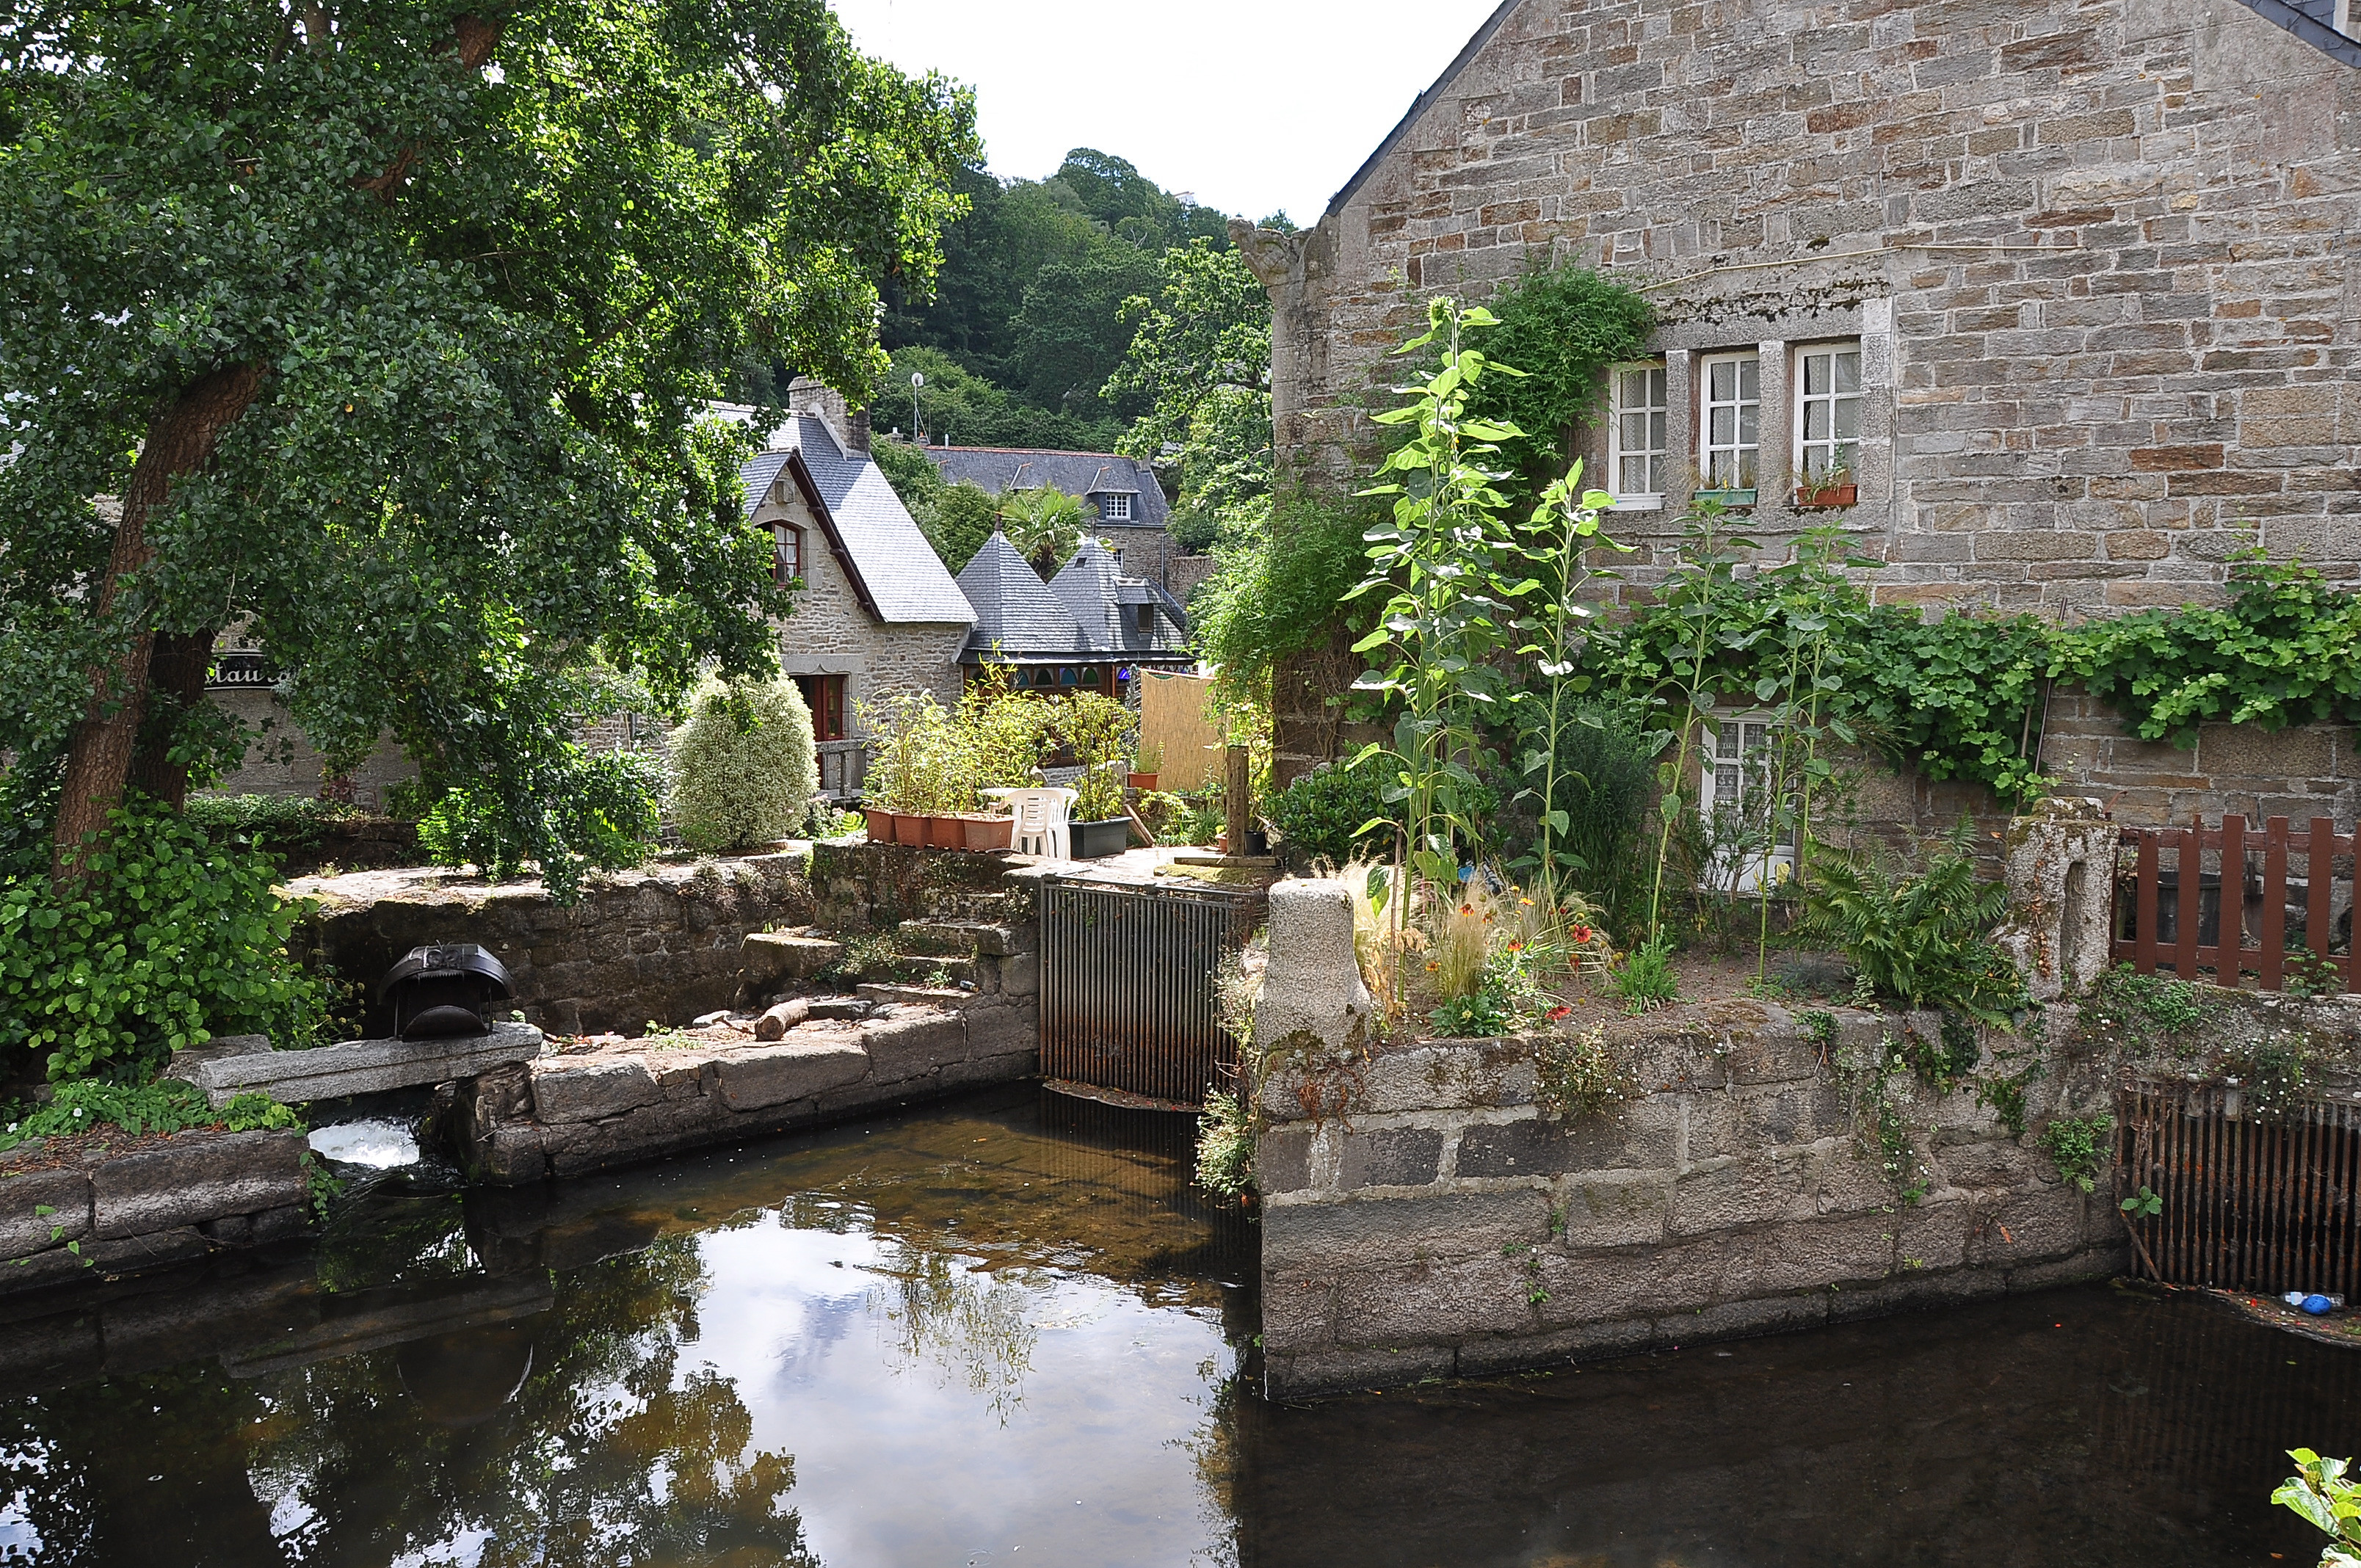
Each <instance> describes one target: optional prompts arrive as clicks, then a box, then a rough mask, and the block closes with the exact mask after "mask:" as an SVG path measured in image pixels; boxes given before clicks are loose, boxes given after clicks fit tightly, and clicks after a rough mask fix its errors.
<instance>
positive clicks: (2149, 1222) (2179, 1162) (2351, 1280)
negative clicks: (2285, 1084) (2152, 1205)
mask: <svg viewBox="0 0 2361 1568" xmlns="http://www.w3.org/2000/svg"><path fill="white" fill-rule="evenodd" d="M2124 1108H2125V1115H2124V1117H2123V1128H2122V1132H2121V1135H2120V1138H2121V1143H2120V1150H2119V1152H2120V1154H2121V1157H2122V1160H2123V1169H2124V1179H2125V1186H2126V1188H2127V1189H2129V1190H2135V1191H2136V1190H2138V1189H2139V1188H2140V1187H2141V1186H2143V1185H2145V1186H2147V1187H2149V1188H2152V1189H2154V1190H2155V1191H2156V1193H2157V1195H2158V1197H2159V1198H2161V1199H2162V1200H2163V1201H2164V1207H2163V1212H2161V1213H2159V1214H2158V1215H2157V1216H2156V1217H2155V1218H2153V1219H2143V1220H2137V1221H2135V1222H2133V1224H2132V1234H2134V1235H2135V1236H2136V1237H2137V1238H2138V1239H2139V1241H2140V1244H2141V1245H2142V1247H2144V1248H2145V1249H2146V1250H2145V1253H2144V1255H2142V1258H2141V1266H2142V1268H2143V1269H2144V1270H2145V1271H2146V1272H2147V1273H2149V1274H2150V1275H2151V1276H2152V1277H2155V1278H2157V1279H2158V1280H2161V1281H2162V1282H2164V1283H2165V1284H2168V1285H2202V1286H2209V1287H2212V1288H2217V1289H2223V1290H2246V1291H2253V1292H2257V1293H2270V1294H2277V1293H2279V1292H2280V1291H2284V1290H2319V1291H2324V1292H2328V1293H2331V1294H2336V1295H2343V1296H2346V1297H2350V1298H2352V1299H2356V1300H2361V1226H2356V1223H2355V1222H2356V1213H2355V1209H2354V1203H2353V1196H2354V1190H2355V1188H2356V1184H2361V1105H2345V1104H2323V1103H2318V1102H2304V1103H2300V1104H2296V1105H2292V1106H2290V1107H2288V1108H2287V1110H2286V1111H2285V1112H2284V1113H2275V1114H2271V1115H2262V1114H2258V1113H2257V1107H2256V1106H2255V1104H2254V1102H2253V1096H2252V1093H2251V1091H2248V1090H2246V1089H2244V1088H2233V1087H2228V1086H2225V1085H2222V1084H2174V1083H2158V1082H2153V1081H2147V1082H2140V1083H2136V1084H2134V1085H2133V1086H2132V1088H2131V1089H2130V1090H2129V1091H2126V1093H2125V1096H2124Z"/></svg>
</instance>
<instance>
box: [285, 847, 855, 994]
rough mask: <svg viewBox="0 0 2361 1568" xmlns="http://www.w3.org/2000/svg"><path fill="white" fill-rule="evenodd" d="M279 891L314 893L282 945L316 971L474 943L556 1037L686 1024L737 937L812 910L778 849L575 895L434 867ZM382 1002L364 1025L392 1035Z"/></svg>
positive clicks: (671, 868)
mask: <svg viewBox="0 0 2361 1568" xmlns="http://www.w3.org/2000/svg"><path fill="white" fill-rule="evenodd" d="M288 891H289V893H290V894H291V895H292V896H294V897H298V898H309V899H313V900H316V901H317V902H318V905H319V907H318V909H317V910H316V911H315V912H314V913H313V915H312V916H310V917H309V918H308V919H307V920H306V921H305V922H304V923H303V925H302V928H301V929H300V930H299V931H298V932H297V935H296V938H295V940H294V942H293V944H292V945H293V947H294V948H295V950H296V952H297V953H298V954H299V955H301V956H302V958H303V959H304V961H305V962H306V963H308V964H309V965H311V966H312V967H313V969H314V970H318V971H322V972H328V973H334V974H336V975H339V976H341V977H342V978H343V979H345V980H346V981H351V982H354V983H357V984H365V985H368V986H371V987H374V986H375V985H376V983H377V981H378V980H379V978H380V977H381V976H382V975H383V974H384V973H385V971H386V970H388V969H390V968H391V967H392V965H393V962H394V960H395V959H398V958H400V957H401V955H402V954H404V953H406V952H408V951H409V950H410V949H411V948H415V947H423V946H425V945H427V944H429V943H434V942H474V943H477V944H478V945H479V946H481V947H483V948H488V949H489V950H490V951H491V952H492V953H493V954H495V955H496V956H498V957H499V959H500V962H501V963H502V964H504V965H506V966H507V968H508V970H509V974H510V977H511V980H513V981H514V982H515V984H516V989H517V999H516V1001H515V1002H514V1003H512V1004H511V1005H512V1006H514V1007H515V1008H517V1009H518V1010H521V1011H522V1013H523V1014H524V1015H525V1019H526V1021H527V1022H528V1023H532V1024H534V1025H538V1026H540V1027H542V1028H544V1029H546V1030H548V1031H549V1032H550V1033H552V1034H557V1035H575V1034H584V1033H596V1032H598V1031H602V1030H609V1029H630V1030H637V1029H639V1028H640V1027H642V1025H645V1024H647V1023H648V1022H649V1021H650V1020H653V1021H655V1022H657V1023H660V1024H682V1023H686V1022H687V1021H688V1020H689V1019H690V1018H692V1017H695V1016H696V1015H697V1014H701V1013H707V1012H710V1011H712V1010H714V1009H716V1008H720V1007H727V1006H729V1005H730V1003H732V1002H733V1001H735V1000H737V998H738V989H739V983H740V979H741V966H742V962H743V960H742V959H741V955H740V952H739V947H740V944H741V941H742V940H743V938H745V936H746V934H747V933H748V932H750V931H761V930H764V929H767V928H770V927H785V926H801V925H805V924H807V923H808V922H809V920H810V919H811V910H812V905H811V894H810V890H809V888H808V886H807V883H805V881H804V876H803V861H802V860H801V858H800V857H793V856H786V855H760V856H754V857H752V858H749V859H746V860H739V861H698V862H697V863H695V864H680V863H670V864H663V863H660V864H657V865H654V866H651V867H648V868H646V869H643V870H641V871H636V872H624V873H622V874H620V875H618V876H612V877H600V876H593V877H591V878H590V879H588V883H586V885H585V887H584V889H583V893H582V897H581V899H580V901H579V902H577V903H576V904H574V905H560V904H557V903H555V901H553V900H552V899H551V898H550V896H549V894H548V892H547V890H546V889H544V887H543V886H542V885H541V883H538V882H531V881H524V882H512V883H486V882H483V881H481V880H480V879H478V878H473V877H466V876H461V875H459V874H457V873H456V872H436V871H401V872H356V873H352V874H349V875H346V876H339V877H304V878H300V879H298V880H297V881H295V882H293V883H290V884H289V888H288ZM382 1012H383V1010H382V1009H376V1008H373V1010H372V1014H371V1017H370V1020H369V1028H368V1032H370V1033H373V1034H384V1033H388V1032H390V1023H391V1021H390V1018H388V1017H385V1016H382V1015H381V1014H382Z"/></svg>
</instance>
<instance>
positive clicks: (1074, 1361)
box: [0, 1095, 1251, 1568]
mask: <svg viewBox="0 0 2361 1568" xmlns="http://www.w3.org/2000/svg"><path fill="white" fill-rule="evenodd" d="M1179 1130H1180V1129H1174V1128H1170V1127H1167V1128H1164V1129H1162V1133H1161V1134H1159V1135H1152V1136H1148V1137H1145V1138H1143V1137H1142V1136H1140V1132H1141V1129H1140V1128H1139V1127H1137V1126H1134V1127H1130V1128H1124V1127H1112V1128H1110V1127H1103V1126H1102V1127H1093V1126H1088V1125H1084V1126H1073V1125H1068V1126H1064V1127H1061V1128H1060V1130H1059V1133H1058V1135H1055V1136H1053V1135H1049V1134H1048V1133H1047V1132H1045V1130H1044V1129H1043V1127H1042V1125H1041V1112H1040V1109H1039V1106H1038V1102H1037V1101H1036V1100H1035V1099H1033V1098H1032V1097H1031V1096H1029V1095H1028V1096H1006V1095H1004V1096H1001V1097H999V1098H998V1099H996V1100H989V1101H985V1102H976V1103H972V1104H970V1105H968V1106H966V1107H963V1108H961V1109H960V1110H956V1111H945V1112H938V1113H933V1114H931V1115H928V1116H922V1117H917V1118H913V1119H911V1120H909V1121H906V1122H902V1123H898V1124H879V1125H876V1126H872V1127H854V1128H847V1129H842V1130H840V1131H838V1132H835V1133H831V1134H828V1135H820V1136H817V1137H811V1138H805V1139H800V1140H793V1141H784V1142H782V1143H781V1144H779V1145H776V1146H770V1147H766V1148H760V1149H752V1148H750V1149H740V1150H736V1151H730V1152H726V1153H722V1154H717V1155H714V1156H711V1157H706V1158H702V1159H699V1160H695V1161H688V1162H683V1163H680V1164H676V1165H673V1166H669V1167H665V1168H661V1169H656V1170H651V1171H646V1172H640V1173H629V1174H626V1175H624V1176H621V1177H620V1178H615V1179H606V1180H601V1181H596V1182H583V1183H575V1184H571V1185H569V1186H566V1187H563V1188H550V1189H545V1190H533V1191H528V1192H511V1193H478V1194H470V1195H467V1197H465V1198H461V1197H459V1196H457V1195H452V1194H445V1195H440V1196H428V1197H416V1196H409V1195H404V1194H401V1193H396V1192H391V1191H387V1192H383V1193H380V1194H379V1195H377V1196H376V1197H375V1198H374V1199H373V1200H372V1201H371V1202H370V1204H369V1205H368V1211H367V1212H366V1213H364V1214H361V1215H359V1216H357V1218H356V1219H355V1220H353V1221H351V1222H349V1223H346V1224H345V1225H343V1226H341V1227H340V1228H339V1230H338V1232H337V1233H336V1234H334V1235H332V1236H330V1237H329V1238H327V1239H326V1241H325V1242H324V1244H323V1245H322V1246H321V1247H320V1248H319V1249H318V1251H317V1252H316V1254H311V1253H306V1254H302V1255H297V1256H295V1257H293V1258H291V1259H290V1260H289V1261H288V1262H287V1263H286V1264H284V1265H283V1266H280V1267H278V1268H277V1269H276V1270H273V1269H271V1268H268V1267H265V1268H259V1269H247V1270H245V1271H244V1272H243V1273H238V1272H235V1271H232V1270H227V1269H223V1270H216V1275H217V1277H215V1278H214V1279H212V1280H210V1281H206V1282H203V1283H195V1282H192V1281H190V1280H187V1279H183V1280H181V1281H179V1282H177V1287H178V1288H176V1289H174V1290H172V1291H170V1292H159V1291H156V1290H153V1289H150V1290H149V1291H148V1294H146V1295H144V1296H139V1297H136V1298H135V1297H126V1296H122V1295H119V1294H118V1295H117V1296H115V1297H112V1298H107V1299H93V1300H92V1301H90V1302H88V1303H86V1304H85V1305H84V1309H83V1310H82V1311H81V1312H79V1313H77V1314H64V1315H60V1316H58V1317H56V1318H54V1319H49V1320H43V1321H42V1322H41V1323H39V1324H37V1325H35V1327H34V1330H33V1332H30V1333H29V1334H28V1335H27V1336H24V1338H25V1342H26V1343H34V1342H38V1341H40V1340H41V1338H42V1336H43V1335H48V1336H49V1337H50V1338H52V1339H57V1340H59V1341H60V1343H64V1341H65V1340H69V1339H71V1337H72V1335H73V1334H74V1333H75V1332H81V1331H82V1329H83V1328H85V1327H86V1328H87V1330H88V1332H89V1334H90V1335H91V1337H93V1339H94V1340H95V1341H96V1342H97V1343H100V1345H101V1346H102V1350H101V1352H100V1356H101V1361H102V1364H103V1365H105V1366H107V1367H109V1368H111V1369H112V1375H111V1376H103V1377H100V1378H98V1379H96V1380H95V1381H82V1382H76V1381H75V1380H74V1378H73V1377H72V1376H71V1370H72V1363H71V1359H68V1360H64V1361H56V1360H54V1359H53V1361H52V1365H49V1366H47V1367H41V1366H36V1365H7V1364H6V1363H5V1358H0V1380H11V1381H13V1383H14V1386H15V1387H18V1388H21V1389H23V1390H25V1393H24V1397H22V1398H17V1399H16V1400H15V1401H13V1402H10V1403H6V1404H0V1466H5V1471H6V1475H5V1482H4V1483H0V1491H5V1509H0V1561H15V1562H36V1563H174V1564H200V1563H225V1564H226V1563H239V1564H244V1563H302V1564H313V1563H316V1564H339V1565H341V1564H364V1563H366V1564H382V1563H401V1564H416V1565H419V1568H425V1565H427V1564H445V1563H451V1564H461V1563H464V1564H471V1565H472V1564H492V1563H501V1564H506V1563H583V1564H590V1563H601V1564H605V1563H617V1564H625V1563H629V1564H638V1563H700V1564H702V1563H732V1564H734V1563H765V1564H784V1565H797V1564H816V1563H820V1562H822V1561H833V1562H836V1563H900V1562H912V1563H917V1562H928V1563H985V1562H999V1561H1008V1562H1017V1563H1023V1562H1046V1563H1060V1562H1067V1563H1082V1562H1104V1561H1118V1560H1134V1561H1142V1562H1159V1563H1184V1562H1190V1561H1192V1560H1197V1561H1219V1560H1226V1559H1227V1558H1228V1555H1229V1553H1228V1552H1227V1550H1226V1547H1225V1545H1224V1536H1225V1531H1224V1529H1223V1528H1222V1525H1221V1519H1222V1518H1224V1517H1225V1510H1224V1509H1223V1508H1221V1507H1220V1505H1219V1504H1213V1505H1212V1506H1210V1507H1209V1506H1208V1502H1207V1499H1206V1496H1205V1493H1204V1486H1205V1476H1206V1474H1207V1472H1206V1470H1205V1468H1204V1466H1202V1464H1199V1463H1197V1462H1196V1460H1195V1459H1194V1458H1193V1457H1192V1455H1193V1453H1194V1452H1195V1451H1196V1450H1201V1449H1213V1448H1219V1447H1220V1446H1221V1445H1220V1444H1219V1443H1218V1442H1215V1440H1214V1439H1213V1436H1212V1434H1211V1431H1210V1428H1211V1427H1212V1426H1213V1423H1215V1422H1216V1421H1217V1420H1219V1419H1220V1417H1219V1412H1218V1411H1217V1409H1216V1408H1215V1406H1216V1401H1215V1399H1214V1398H1213V1396H1212V1395H1211V1394H1210V1392H1209V1389H1211V1388H1212V1387H1216V1386H1219V1385H1222V1384H1224V1383H1225V1382H1227V1381H1229V1380H1230V1374H1231V1372H1232V1370H1233V1368H1234V1365H1235V1359H1234V1356H1233V1354H1232V1353H1231V1350H1230V1348H1229V1344H1230V1342H1231V1340H1232V1339H1233V1338H1235V1337H1237V1326H1238V1325H1239V1324H1241V1323H1242V1322H1243V1321H1245V1314H1246V1309H1245V1308H1244V1307H1243V1306H1241V1305H1240V1304H1239V1303H1238V1302H1236V1301H1235V1300H1233V1299H1231V1298H1233V1297H1235V1296H1237V1295H1238V1294H1239V1292H1238V1291H1237V1290H1236V1289H1235V1288H1224V1286H1223V1285H1222V1284H1220V1283H1218V1282H1217V1280H1218V1279H1220V1278H1222V1277H1227V1278H1229V1279H1230V1280H1232V1281H1233V1283H1234V1284H1235V1282H1236V1281H1239V1280H1242V1279H1244V1278H1245V1277H1246V1273H1247V1270H1248V1268H1249V1266H1250V1264H1249V1261H1248V1259H1249V1258H1250V1245H1251V1237H1250V1233H1249V1232H1248V1231H1247V1230H1246V1227H1245V1226H1244V1225H1243V1223H1241V1222H1239V1221H1238V1220H1237V1218H1236V1217H1235V1216H1234V1215H1224V1214H1221V1213H1218V1212H1213V1211H1210V1210H1205V1209H1202V1208H1201V1207H1199V1206H1198V1205H1196V1204H1195V1203H1194V1202H1193V1201H1191V1200H1190V1199H1189V1198H1188V1197H1187V1196H1186V1195H1185V1192H1184V1190H1183V1189H1184V1185H1185V1169H1186V1165H1185V1155H1186V1148H1185V1137H1183V1138H1180V1139H1175V1138H1173V1137H1171V1136H1170V1134H1171V1133H1172V1132H1175V1131H1179ZM209 1303H210V1306H209V1305H208V1304H209ZM142 1312H146V1313H148V1314H149V1315H150V1316H155V1315H157V1314H158V1313H159V1312H160V1313H161V1315H162V1316H163V1317H165V1318H167V1319H170V1320H171V1325H170V1336H171V1340H172V1343H173V1347H174V1349H175V1350H177V1351H179V1352H181V1354H180V1355H179V1356H177V1357H176V1360H177V1363H178V1364H177V1365H168V1366H165V1367H163V1368H161V1369H159V1370H141V1369H140V1368H139V1367H138V1366H137V1365H132V1364H130V1363H126V1362H125V1361H124V1360H122V1359H121V1357H119V1356H117V1357H115V1358H114V1359H113V1360H111V1361H110V1360H108V1359H107V1358H106V1357H107V1353H106V1352H105V1350H104V1346H105V1345H107V1344H110V1343H115V1342H116V1341H120V1340H124V1339H125V1337H126V1335H127V1334H128V1333H130V1332H132V1331H133V1329H134V1326H135V1324H136V1323H137V1321H138V1318H139V1314H141V1313H142ZM60 1385H63V1386H62V1387H60ZM5 1386H6V1383H5V1381H0V1387H5ZM151 1477H152V1479H151ZM1110 1541H1121V1542H1123V1543H1124V1544H1123V1545H1122V1546H1121V1547H1119V1548H1110V1546H1109V1545H1108V1544H1107V1543H1108V1542H1110ZM1111 1550H1112V1551H1113V1552H1115V1555H1113V1556H1110V1555H1109V1552H1110V1551H1111ZM1135 1552H1136V1553H1137V1554H1138V1555H1137V1556H1128V1555H1127V1554H1130V1553H1135Z"/></svg>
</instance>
